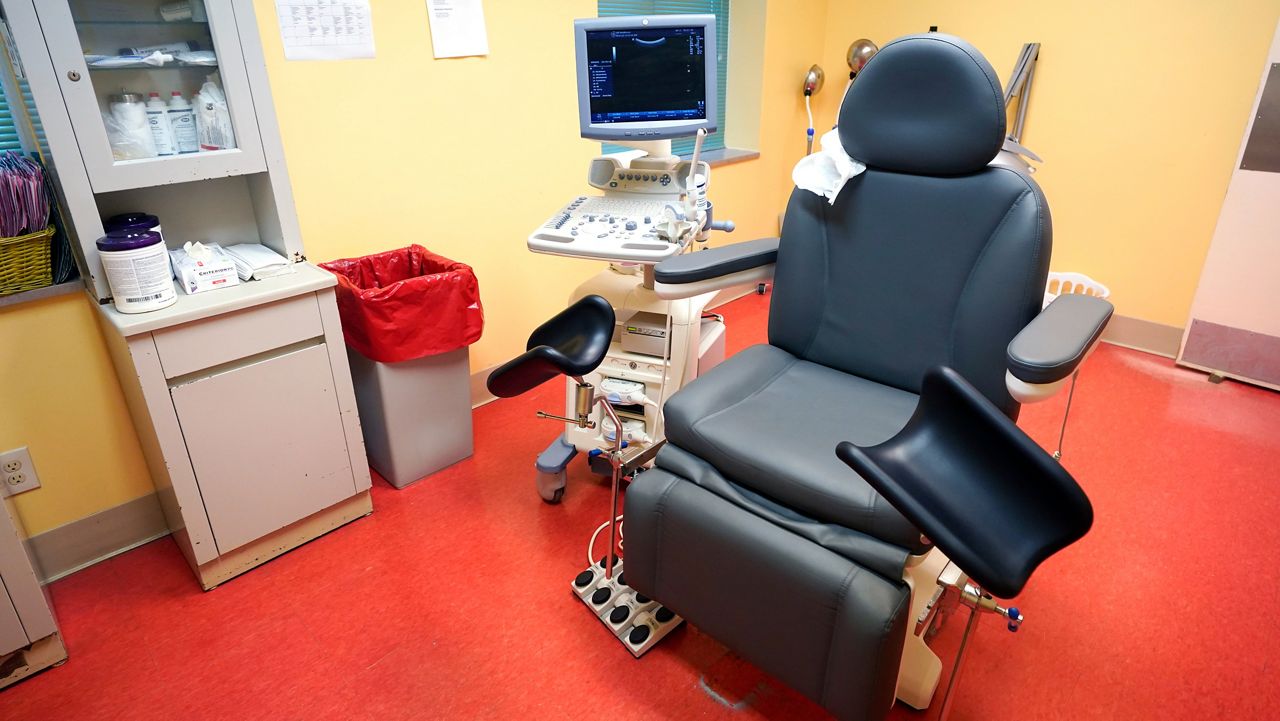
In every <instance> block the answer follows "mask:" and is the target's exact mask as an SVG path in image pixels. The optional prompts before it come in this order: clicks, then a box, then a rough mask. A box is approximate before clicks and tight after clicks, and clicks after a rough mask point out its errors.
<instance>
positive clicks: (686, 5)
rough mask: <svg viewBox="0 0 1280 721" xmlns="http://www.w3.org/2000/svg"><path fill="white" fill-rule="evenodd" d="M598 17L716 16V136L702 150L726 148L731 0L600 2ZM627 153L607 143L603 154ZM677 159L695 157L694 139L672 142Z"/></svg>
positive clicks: (705, 141) (631, 0) (610, 0)
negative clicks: (680, 156)
mask: <svg viewBox="0 0 1280 721" xmlns="http://www.w3.org/2000/svg"><path fill="white" fill-rule="evenodd" d="M596 13H597V14H598V15H599V16H600V17H602V18H604V17H613V16H617V15H673V14H677V15H683V14H693V15H715V16H716V86H717V88H716V107H717V110H716V127H717V128H719V130H717V131H716V132H714V133H712V134H711V135H708V136H707V139H706V140H704V141H703V143H702V149H703V150H704V151H705V150H719V149H721V148H723V147H724V116H725V112H724V110H725V102H724V98H725V92H724V91H725V87H726V86H727V85H728V84H729V77H728V74H727V72H726V71H727V68H728V66H729V0H599V2H598V4H597V7H596ZM619 150H627V148H623V147H620V146H617V145H610V144H608V143H605V145H604V151H605V152H606V153H612V152H616V151H619ZM671 150H672V152H674V153H675V154H676V155H691V154H692V153H693V138H676V139H675V140H672V141H671Z"/></svg>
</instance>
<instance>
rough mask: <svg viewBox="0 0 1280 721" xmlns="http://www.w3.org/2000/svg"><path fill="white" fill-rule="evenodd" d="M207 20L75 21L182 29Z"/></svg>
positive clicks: (201, 23) (88, 23) (79, 23)
mask: <svg viewBox="0 0 1280 721" xmlns="http://www.w3.org/2000/svg"><path fill="white" fill-rule="evenodd" d="M208 24H209V21H208V20H175V21H172V22H169V21H166V20H77V21H76V25H163V26H175V27H183V26H188V25H208Z"/></svg>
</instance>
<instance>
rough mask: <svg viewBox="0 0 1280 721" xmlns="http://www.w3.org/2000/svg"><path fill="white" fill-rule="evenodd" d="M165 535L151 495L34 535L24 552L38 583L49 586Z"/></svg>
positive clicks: (166, 528) (157, 504) (157, 505)
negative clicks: (31, 559) (28, 555)
mask: <svg viewBox="0 0 1280 721" xmlns="http://www.w3.org/2000/svg"><path fill="white" fill-rule="evenodd" d="M167 535H169V525H168V523H166V522H165V519H164V512H163V511H161V510H160V501H159V500H158V499H157V498H156V495H155V494H154V493H150V494H147V495H145V496H142V497H140V498H135V499H133V500H132V501H128V502H126V503H122V504H120V505H118V506H115V507H114V508H108V509H106V510H105V511H99V512H98V513H95V514H93V515H92V516H87V517H85V518H81V519H80V520H78V521H72V522H71V523H67V524H64V525H61V526H58V527H57V528H52V529H50V530H48V531H45V532H44V533H39V534H36V535H34V536H32V537H30V538H28V539H27V548H28V549H29V550H30V551H31V555H32V556H33V557H34V558H35V560H36V573H37V574H38V575H39V576H40V581H41V582H42V583H49V582H51V581H56V580H58V579H59V578H62V577H63V576H69V575H71V574H73V573H75V572H76V571H79V570H81V569H84V568H88V567H89V566H92V565H93V564H95V563H98V562H100V561H105V560H107V559H108V558H111V557H112V556H115V555H118V554H121V553H124V552H125V551H129V550H132V549H134V548H137V547H138V546H141V545H142V544H144V543H149V542H150V541H154V540H156V539H157V538H160V537H162V536H167Z"/></svg>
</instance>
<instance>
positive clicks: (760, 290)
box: [756, 283, 769, 295]
mask: <svg viewBox="0 0 1280 721" xmlns="http://www.w3.org/2000/svg"><path fill="white" fill-rule="evenodd" d="M768 288H769V286H767V285H765V284H764V283H757V284H756V295H764V292H765V291H766V290H767V289H768Z"/></svg>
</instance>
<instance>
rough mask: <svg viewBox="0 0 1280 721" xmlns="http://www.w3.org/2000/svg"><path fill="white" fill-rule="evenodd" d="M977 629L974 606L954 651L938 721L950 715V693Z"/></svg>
mask: <svg viewBox="0 0 1280 721" xmlns="http://www.w3.org/2000/svg"><path fill="white" fill-rule="evenodd" d="M977 627H978V609H977V607H976V606H971V607H969V622H968V623H966V624H965V626H964V636H963V637H961V639H960V650H958V651H956V662H955V663H954V664H953V665H952V666H951V678H949V679H947V692H946V694H945V695H943V697H942V708H941V709H939V711H938V721H947V715H948V714H950V713H951V699H952V695H951V693H952V691H955V688H956V682H957V681H958V680H959V678H960V669H961V665H962V664H963V663H964V651H965V648H966V647H968V645H969V636H970V635H971V634H972V633H973V630H974V629H975V628H977Z"/></svg>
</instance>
